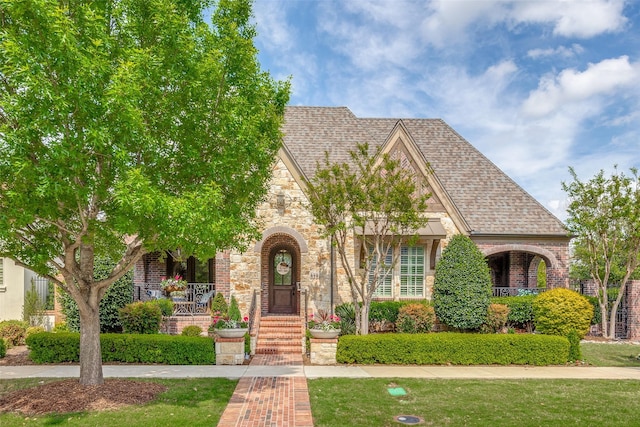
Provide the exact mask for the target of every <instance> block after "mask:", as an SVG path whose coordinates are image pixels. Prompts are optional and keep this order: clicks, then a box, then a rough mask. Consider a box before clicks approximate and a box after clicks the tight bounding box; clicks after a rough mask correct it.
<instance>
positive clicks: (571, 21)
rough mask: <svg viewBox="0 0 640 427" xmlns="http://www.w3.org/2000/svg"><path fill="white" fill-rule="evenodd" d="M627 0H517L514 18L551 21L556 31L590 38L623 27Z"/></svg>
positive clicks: (529, 21) (512, 13)
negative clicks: (625, 0) (623, 12)
mask: <svg viewBox="0 0 640 427" xmlns="http://www.w3.org/2000/svg"><path fill="white" fill-rule="evenodd" d="M623 9H624V1H623V0H590V1H583V0H556V1H516V2H514V3H513V10H512V12H511V13H510V18H511V19H513V20H514V22H516V23H533V24H543V25H545V24H551V25H553V34H555V35H557V36H563V37H580V38H589V37H593V36H596V35H598V34H602V33H608V32H615V31H620V30H621V29H622V28H623V27H624V26H625V24H626V22H627V19H626V18H625V17H624V16H623V15H622V11H623Z"/></svg>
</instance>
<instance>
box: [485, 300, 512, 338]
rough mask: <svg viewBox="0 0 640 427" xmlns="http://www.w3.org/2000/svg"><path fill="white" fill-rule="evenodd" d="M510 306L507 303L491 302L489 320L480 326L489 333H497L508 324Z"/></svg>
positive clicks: (488, 311)
mask: <svg viewBox="0 0 640 427" xmlns="http://www.w3.org/2000/svg"><path fill="white" fill-rule="evenodd" d="M508 317H509V307H508V306H507V305H506V304H489V309H488V310H487V320H486V321H485V323H484V324H483V325H482V327H481V328H480V329H481V331H482V332H484V333H487V334H495V333H496V332H499V331H500V330H501V329H502V328H504V327H505V326H506V325H507V320H508Z"/></svg>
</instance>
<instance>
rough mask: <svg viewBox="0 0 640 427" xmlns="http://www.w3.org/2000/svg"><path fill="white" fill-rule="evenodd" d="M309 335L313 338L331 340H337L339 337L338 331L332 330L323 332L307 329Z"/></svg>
mask: <svg viewBox="0 0 640 427" xmlns="http://www.w3.org/2000/svg"><path fill="white" fill-rule="evenodd" d="M309 333H311V336H312V337H313V338H320V339H331V338H337V337H338V335H340V329H334V330H331V331H323V330H322V329H309Z"/></svg>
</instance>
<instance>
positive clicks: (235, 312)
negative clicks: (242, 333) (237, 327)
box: [227, 295, 242, 322]
mask: <svg viewBox="0 0 640 427" xmlns="http://www.w3.org/2000/svg"><path fill="white" fill-rule="evenodd" d="M227 315H228V316H229V319H231V320H235V321H236V322H239V321H241V320H242V314H241V313H240V308H239V307H238V300H237V299H236V297H235V296H234V295H231V302H230V303H229V311H228V312H227Z"/></svg>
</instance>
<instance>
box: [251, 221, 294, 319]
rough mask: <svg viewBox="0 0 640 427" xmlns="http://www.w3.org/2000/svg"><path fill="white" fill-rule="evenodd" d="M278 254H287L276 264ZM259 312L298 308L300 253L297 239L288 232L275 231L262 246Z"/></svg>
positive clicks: (290, 310)
mask: <svg viewBox="0 0 640 427" xmlns="http://www.w3.org/2000/svg"><path fill="white" fill-rule="evenodd" d="M279 255H286V259H284V261H286V262H285V263H286V264H287V265H282V266H281V267H283V268H279V267H278V265H276V264H279V261H282V260H280V259H279V258H278V256H279ZM260 259H261V261H260V262H261V276H262V284H263V285H262V291H261V295H262V301H263V305H262V313H263V314H267V313H273V314H296V313H298V311H299V308H300V295H299V294H300V293H299V289H298V284H299V283H300V270H301V265H302V255H301V253H300V247H299V246H298V241H297V240H296V239H295V238H294V237H293V236H290V235H288V234H284V233H274V234H272V235H271V236H269V237H268V238H267V239H266V240H265V241H264V244H263V245H262V246H261V254H260Z"/></svg>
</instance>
